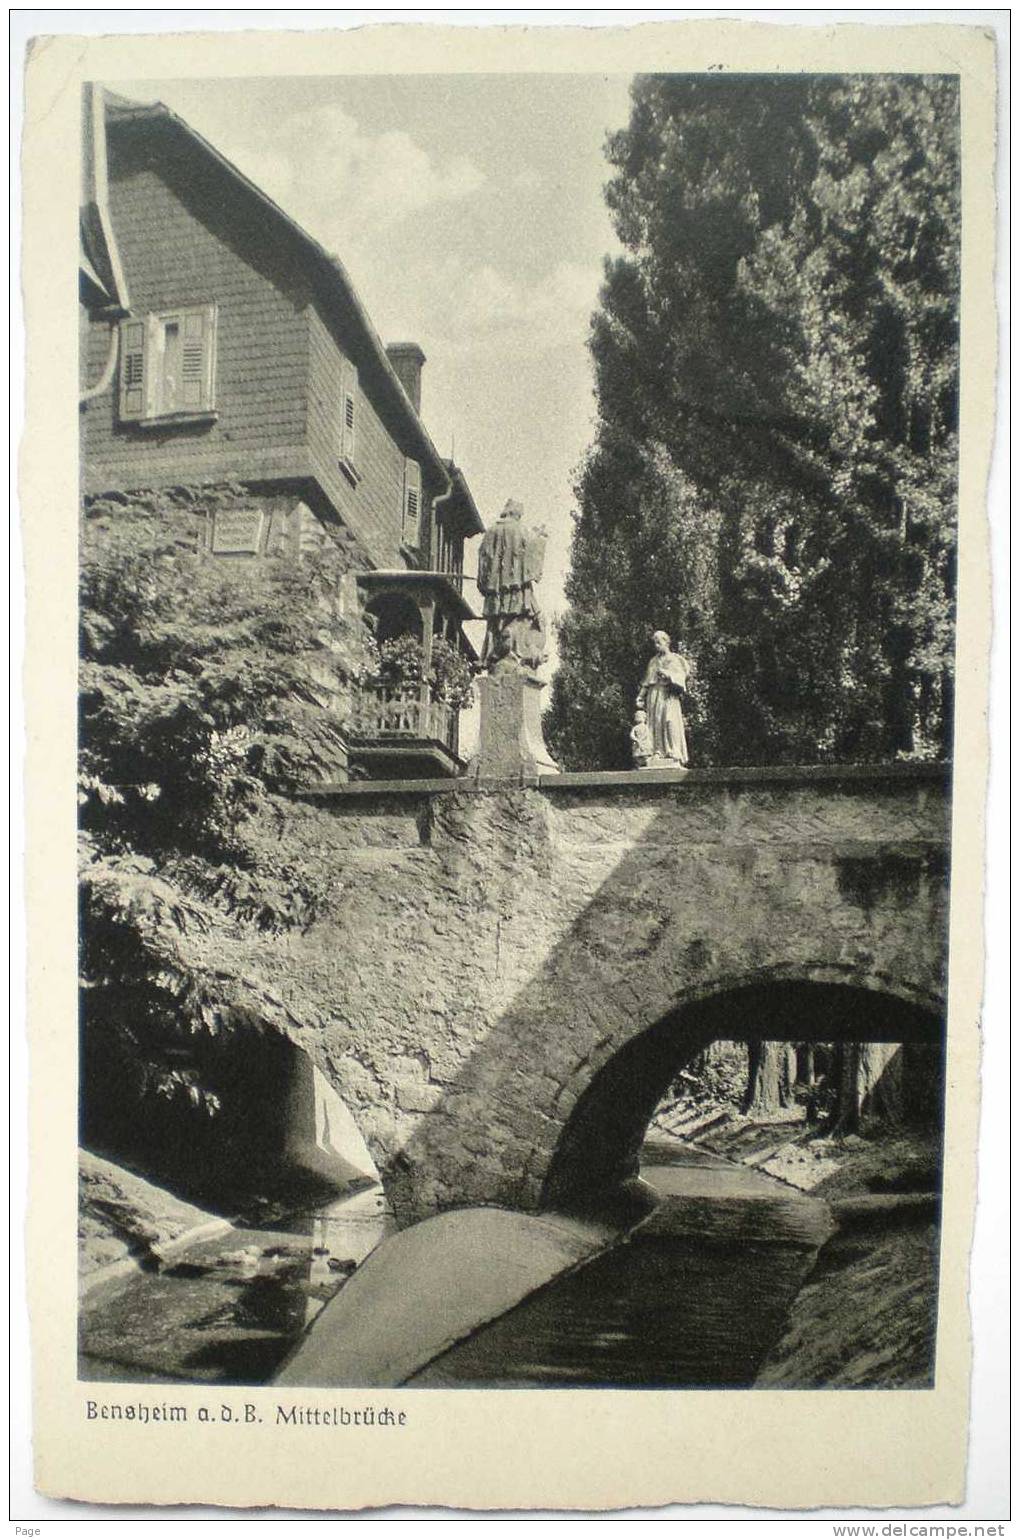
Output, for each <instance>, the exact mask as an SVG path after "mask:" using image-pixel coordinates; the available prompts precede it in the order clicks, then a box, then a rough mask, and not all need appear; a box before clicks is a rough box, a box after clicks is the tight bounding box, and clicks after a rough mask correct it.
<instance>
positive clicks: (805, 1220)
mask: <svg viewBox="0 0 1020 1540" xmlns="http://www.w3.org/2000/svg"><path fill="white" fill-rule="evenodd" d="M75 89H76V90H77V89H78V87H77V86H76V87H75ZM80 121H81V178H80V180H81V196H80V209H79V232H80V252H79V288H78V322H79V335H78V383H79V403H78V424H77V426H78V431H79V441H78V442H79V459H78V473H79V508H78V521H79V522H78V532H77V561H76V567H77V573H78V601H77V620H78V635H79V644H78V665H77V698H78V722H77V756H76V757H77V814H78V818H77V822H78V878H79V888H78V898H79V909H78V915H79V919H78V975H79V980H78V982H79V986H80V993H79V1007H78V1018H77V1054H76V1057H75V1052H74V1046H73V1042H72V1041H71V1035H70V1024H68V1026H69V1031H68V1033H67V1035H66V1039H65V1040H66V1043H67V1054H68V1056H69V1062H70V1060H74V1061H75V1064H74V1083H75V1092H74V1095H75V1101H76V1106H77V1119H78V1128H77V1143H78V1150H77V1194H78V1207H77V1216H78V1217H77V1260H76V1269H77V1323H76V1355H77V1356H76V1362H75V1365H74V1367H73V1369H72V1371H71V1373H72V1375H73V1378H74V1381H75V1382H76V1385H77V1392H76V1393H77V1394H78V1396H79V1398H80V1399H81V1402H82V1405H83V1406H84V1407H85V1408H86V1410H85V1413H84V1416H85V1418H86V1420H87V1422H88V1423H89V1424H90V1425H91V1424H96V1425H98V1424H102V1428H101V1429H100V1431H101V1432H103V1433H104V1434H105V1433H109V1435H110V1436H111V1437H113V1436H120V1435H121V1434H123V1433H125V1431H126V1432H128V1433H130V1429H128V1428H127V1424H129V1423H131V1422H133V1421H139V1422H145V1423H150V1422H152V1423H155V1422H158V1421H159V1420H160V1418H161V1417H162V1418H163V1419H164V1420H166V1419H168V1418H170V1414H171V1413H173V1412H175V1411H177V1410H180V1411H183V1412H184V1414H185V1417H186V1418H191V1419H194V1418H195V1417H196V1416H197V1415H198V1414H197V1412H196V1411H195V1410H194V1406H195V1405H197V1404H198V1403H197V1402H194V1401H192V1400H188V1399H187V1396H188V1395H189V1394H190V1393H191V1392H196V1391H197V1392H202V1395H200V1396H199V1398H198V1400H199V1402H201V1401H203V1399H204V1400H205V1401H208V1403H209V1405H219V1404H220V1403H221V1402H222V1403H225V1406H229V1405H231V1404H234V1405H236V1407H237V1408H242V1407H247V1408H248V1409H249V1410H248V1411H241V1410H238V1411H236V1413H234V1414H233V1418H232V1419H231V1418H228V1419H226V1420H228V1421H230V1420H235V1421H241V1422H243V1421H245V1420H247V1421H248V1422H251V1423H255V1422H258V1423H259V1424H262V1423H263V1421H265V1424H266V1426H267V1428H268V1426H269V1424H273V1425H274V1426H275V1427H276V1428H277V1430H278V1432H281V1433H282V1434H285V1435H287V1436H290V1434H291V1432H292V1430H294V1429H303V1428H306V1427H308V1428H314V1429H320V1430H322V1431H321V1432H319V1433H317V1434H316V1435H315V1437H316V1438H318V1439H319V1440H323V1439H326V1437H327V1431H328V1430H329V1429H330V1428H337V1427H338V1426H339V1427H343V1428H354V1429H359V1430H360V1431H361V1432H362V1433H364V1434H365V1435H366V1437H367V1436H368V1434H369V1431H371V1434H372V1436H373V1437H374V1438H376V1439H381V1438H383V1437H384V1436H386V1437H391V1436H392V1438H393V1439H396V1438H397V1437H399V1436H400V1429H401V1428H402V1427H403V1426H404V1424H405V1423H406V1422H407V1421H408V1419H412V1418H421V1417H424V1416H426V1415H428V1407H429V1406H430V1404H432V1405H436V1406H438V1405H439V1404H440V1403H442V1405H444V1406H447V1405H449V1404H450V1403H449V1401H448V1400H446V1399H443V1398H442V1397H440V1396H439V1393H440V1392H454V1393H456V1392H467V1391H484V1392H502V1391H515V1392H519V1391H531V1392H550V1393H551V1392H564V1391H583V1392H597V1393H599V1394H598V1397H597V1398H596V1399H595V1400H594V1401H592V1400H591V1399H590V1398H589V1399H586V1401H585V1403H584V1404H585V1405H586V1406H591V1407H593V1408H595V1407H601V1406H605V1408H606V1409H607V1414H608V1413H609V1409H611V1408H612V1407H613V1406H614V1405H616V1404H617V1403H619V1404H620V1405H621V1406H622V1405H623V1404H624V1403H623V1402H622V1401H621V1400H620V1399H619V1393H620V1392H641V1393H648V1394H649V1395H653V1394H655V1393H660V1394H661V1393H668V1395H669V1397H670V1398H675V1401H676V1405H677V1406H678V1407H682V1406H683V1405H684V1404H685V1403H684V1397H683V1395H682V1394H681V1393H685V1392H723V1391H727V1392H740V1393H743V1397H742V1401H741V1404H742V1405H746V1406H747V1407H749V1408H750V1407H752V1406H754V1404H755V1403H756V1402H758V1401H759V1399H760V1398H761V1397H762V1396H763V1395H764V1394H765V1393H769V1392H773V1393H774V1392H782V1393H784V1394H783V1395H782V1396H779V1397H778V1398H776V1397H775V1396H773V1397H772V1398H771V1399H770V1400H769V1403H768V1404H769V1405H771V1406H773V1407H778V1408H779V1411H778V1413H777V1415H779V1416H783V1415H786V1413H785V1411H784V1410H783V1409H784V1408H786V1407H789V1409H790V1415H791V1416H794V1417H802V1416H805V1415H806V1412H805V1411H804V1408H806V1406H807V1405H808V1404H809V1403H808V1402H807V1401H805V1400H804V1398H803V1393H804V1392H824V1391H847V1392H850V1391H853V1392H857V1393H859V1395H860V1397H861V1399H860V1412H859V1413H858V1412H856V1411H854V1410H852V1408H853V1407H854V1405H855V1403H857V1402H858V1397H848V1398H845V1399H844V1401H843V1402H841V1403H840V1404H841V1405H845V1406H846V1407H847V1408H848V1416H849V1417H850V1418H855V1417H858V1416H862V1417H863V1416H865V1408H866V1407H880V1406H881V1405H882V1404H883V1402H884V1401H885V1398H884V1397H881V1396H880V1397H878V1398H877V1399H876V1398H874V1397H868V1396H867V1395H866V1393H869V1392H889V1393H893V1392H915V1393H918V1394H919V1396H920V1397H921V1398H922V1399H923V1398H924V1397H926V1396H930V1395H933V1394H934V1393H935V1392H936V1390H937V1389H938V1387H939V1386H940V1385H942V1386H943V1387H944V1386H945V1385H946V1383H948V1378H949V1360H948V1359H947V1358H945V1356H944V1355H945V1354H946V1352H947V1351H949V1350H950V1349H952V1351H953V1352H955V1351H957V1349H958V1348H959V1347H960V1346H961V1344H957V1343H955V1342H954V1343H949V1344H948V1347H947V1335H946V1331H945V1329H944V1317H943V1310H942V1306H943V1304H944V1300H942V1299H940V1276H941V1275H943V1273H944V1267H943V1261H942V1259H943V1258H944V1255H945V1252H944V1247H945V1244H946V1232H945V1230H944V1227H943V1223H942V1216H943V1207H944V1204H943V1199H944V1179H945V1176H946V1170H947V1163H946V1155H945V1151H946V1128H947V1120H948V1122H949V1124H950V1125H952V1124H953V1120H954V1118H955V1117H956V1116H957V1115H958V1114H959V1116H960V1117H964V1116H965V1114H964V1112H963V1110H962V1109H963V1100H961V1101H960V1103H959V1107H958V1104H957V1102H956V1101H954V1098H956V1097H959V1098H963V1097H964V1093H965V1092H966V1096H967V1097H968V1098H969V1097H970V1095H971V1092H970V1089H969V1087H970V1080H969V1078H968V1077H969V1074H970V1070H969V1067H968V1066H969V1063H970V1061H969V1059H968V1058H967V1057H966V1055H967V1053H968V1052H969V1051H970V1050H969V1049H968V1048H967V1047H966V1044H967V1042H968V1041H969V1039H968V1038H967V1037H966V1033H968V1032H969V1031H970V1030H971V1024H970V1023H969V1022H966V1021H965V1022H964V1023H963V1026H962V1027H961V1032H962V1033H963V1036H962V1037H961V1038H960V1039H958V1041H959V1042H963V1043H964V1049H963V1057H962V1058H960V1059H959V1060H958V1061H954V1057H953V1052H954V1050H953V1048H952V1044H953V1041H954V1038H953V1030H948V1031H947V1021H949V1020H950V1019H951V1018H950V1016H949V1006H950V999H951V991H952V989H953V987H954V982H955V973H954V969H955V967H956V964H955V961H953V960H952V959H951V951H950V896H951V888H950V877H951V871H953V872H954V874H955V864H954V860H953V859H951V857H952V851H953V847H952V834H953V818H954V729H955V727H956V723H957V705H958V700H959V698H960V694H961V690H962V689H964V688H966V687H967V679H968V677H971V680H972V684H971V687H972V688H976V689H977V690H981V689H983V685H982V684H981V683H980V679H978V681H977V684H976V686H975V685H974V684H973V676H968V675H967V674H966V673H962V672H961V667H960V666H959V663H958V648H957V643H958V619H959V602H958V596H959V586H958V574H959V570H960V528H961V493H960V464H961V458H960V424H961V316H962V314H963V310H962V298H961V296H962V290H961V253H962V249H963V248H962V231H963V209H964V207H965V200H964V181H963V169H962V167H963V162H962V130H961V74H960V70H959V69H958V68H954V67H951V66H950V67H947V69H946V71H945V72H938V71H936V70H932V69H928V68H925V69H922V70H905V69H894V68H889V69H874V68H873V69H867V70H861V69H855V68H850V67H848V68H846V69H839V70H834V69H832V68H831V67H828V68H825V69H818V70H812V69H804V68H797V69H789V70H784V69H776V68H771V69H768V70H763V71H761V72H757V71H751V70H741V69H738V68H734V67H731V66H729V65H725V64H721V65H720V66H719V67H714V66H713V67H711V68H704V67H698V68H697V69H691V70H689V71H684V70H682V69H677V68H675V67H672V65H671V67H670V68H668V69H656V68H646V69H640V70H634V69H626V70H623V69H620V70H614V71H608V70H598V69H592V70H591V71H590V72H578V71H577V70H574V71H571V72H567V71H559V70H557V69H555V68H549V69H548V70H538V69H534V68H531V69H528V70H520V71H516V72H515V71H514V70H512V69H509V68H507V69H503V70H500V69H493V68H491V67H489V68H486V69H484V70H481V69H462V70H453V69H451V70H449V71H446V72H444V71H441V70H436V71H428V70H425V69H422V70H413V69H401V70H394V71H393V72H392V73H390V72H387V71H386V70H379V69H376V70H373V71H352V72H351V73H344V72H342V71H338V70H335V69H331V70H327V69H325V68H324V69H323V72H322V73H321V74H315V73H311V74H310V73H307V72H305V73H303V74H301V75H300V76H298V75H293V74H288V73H286V72H285V71H284V70H282V69H281V71H280V73H279V74H274V73H273V71H272V69H270V68H263V69H262V70H261V71H260V72H259V73H251V72H247V73H241V72H239V73H238V74H236V75H232V74H231V73H230V72H229V70H227V69H225V70H224V71H223V73H222V74H210V73H209V72H208V71H207V70H206V71H196V72H195V73H193V74H186V73H184V72H182V73H181V75H180V76H179V77H176V78H171V77H168V76H167V75H166V73H165V71H160V73H159V74H158V75H154V76H146V75H144V74H143V73H139V74H138V75H137V77H132V76H130V75H129V74H127V73H125V71H124V70H123V69H121V70H111V71H110V72H109V73H108V74H96V75H95V76H91V75H87V76H85V77H84V78H83V80H82V83H81V85H80ZM961 753H963V754H964V755H966V754H967V753H968V745H967V744H966V743H961V740H960V736H959V733H958V732H957V733H956V737H955V755H956V758H957V759H958V758H959V756H960V754H961ZM977 762H978V761H977V760H975V763H977ZM959 817H960V812H959V808H957V828H959ZM954 914H957V916H958V906H957V907H955V908H954ZM954 923H955V922H954ZM947 1045H948V1055H947ZM954 1062H957V1064H958V1068H959V1073H958V1074H954V1068H953V1066H954ZM961 1126H964V1125H963V1124H957V1127H961ZM968 1169H969V1168H968ZM961 1172H962V1174H963V1175H964V1176H965V1175H966V1172H963V1171H962V1168H961V1167H959V1165H957V1174H958V1176H959V1175H960V1174H961ZM956 1238H957V1239H958V1238H959V1236H957V1237H956ZM954 1266H955V1264H954ZM952 1278H953V1281H952V1290H953V1291H954V1292H953V1295H952V1298H953V1299H954V1300H955V1299H956V1297H957V1293H958V1291H959V1278H958V1273H957V1271H954V1272H953V1274H952ZM940 1323H941V1325H940ZM954 1363H955V1359H954ZM952 1372H953V1373H954V1374H955V1373H956V1370H955V1368H954V1369H953V1371H952ZM425 1392H430V1393H431V1394H430V1395H426V1394H424V1393H425ZM796 1393H801V1398H800V1399H799V1400H798V1397H797V1395H796ZM178 1396H179V1397H181V1400H180V1402H179V1403H178V1401H177V1400H176V1399H175V1398H176V1397H178ZM231 1397H232V1398H233V1400H232V1401H231ZM541 1400H542V1403H543V1404H545V1405H548V1406H549V1407H550V1408H551V1407H553V1406H554V1404H557V1402H556V1398H555V1397H552V1396H545V1395H543V1396H542V1398H541ZM458 1404H459V1405H462V1406H464V1407H465V1408H466V1407H467V1405H468V1404H469V1403H468V1402H467V1401H466V1400H464V1399H463V1398H462V1399H461V1400H460V1401H459V1402H458V1401H457V1400H456V1399H454V1401H453V1405H454V1406H457V1405H458ZM485 1404H486V1406H492V1405H493V1404H495V1405H496V1406H497V1407H498V1406H501V1405H502V1406H507V1407H509V1406H510V1405H511V1404H513V1398H506V1397H497V1398H496V1400H495V1403H493V1402H491V1401H489V1400H488V1399H487V1400H486V1403H485ZM558 1404H560V1405H562V1404H563V1403H562V1402H559V1403H558ZM627 1404H631V1403H629V1402H628V1403H627ZM669 1404H672V1400H671V1401H670V1403H669ZM889 1404H890V1415H892V1410H891V1409H892V1401H890V1403H889ZM160 1408H162V1411H160ZM447 1415H448V1414H447ZM494 1415H498V1412H496V1413H494ZM591 1415H593V1416H594V1417H595V1418H596V1419H597V1418H599V1417H601V1416H602V1415H603V1413H602V1412H600V1411H597V1410H593V1411H592V1414H591ZM730 1415H731V1416H735V1415H738V1414H737V1413H735V1412H733V1411H731V1413H730ZM749 1415H757V1414H756V1413H750V1412H749ZM868 1415H870V1414H868ZM875 1415H876V1416H878V1417H882V1416H883V1415H885V1414H884V1413H883V1412H882V1411H881V1410H879V1411H877V1412H876V1414H875ZM114 1424H118V1426H117V1427H114ZM97 1436H98V1434H97ZM243 1436H244V1434H243V1431H242V1432H234V1433H232V1435H231V1438H232V1442H233V1443H235V1444H236V1443H237V1442H238V1441H239V1440H240V1439H241V1438H242V1437H243ZM308 1436H309V1437H312V1435H308ZM307 1447H309V1448H310V1447H311V1445H310V1444H309V1445H308V1446H307ZM792 1490H793V1488H791V1491H792ZM199 1495H200V1496H201V1495H202V1493H201V1492H200V1493H199ZM720 1495H724V1494H720ZM156 1500H165V1499H163V1498H158V1499H156ZM274 1500H275V1499H274ZM281 1500H282V1499H281Z"/></svg>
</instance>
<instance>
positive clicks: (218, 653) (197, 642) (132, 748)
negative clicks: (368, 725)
mask: <svg viewBox="0 0 1020 1540" xmlns="http://www.w3.org/2000/svg"><path fill="white" fill-rule="evenodd" d="M239 491H240V489H238V488H235V487H229V486H225V487H222V488H219V489H216V490H215V491H213V492H206V491H205V490H203V493H202V495H201V497H199V496H198V495H193V494H191V493H190V492H189V491H187V490H186V489H177V490H175V491H172V492H167V493H152V494H139V495H137V496H134V497H132V498H130V499H128V498H126V497H107V498H104V499H101V500H97V501H96V502H94V503H92V504H91V505H89V506H88V507H87V508H86V510H85V513H84V517H83V520H82V530H81V610H80V626H81V641H80V646H81V665H80V765H79V768H80V776H79V803H80V825H81V856H82V860H81V930H82V975H83V987H84V996H83V999H84V1009H83V1026H84V1051H83V1065H84V1073H85V1076H86V1079H87V1078H88V1075H89V1074H90V1072H91V1071H90V1066H92V1067H93V1070H94V1073H96V1074H99V1075H100V1076H101V1077H103V1079H104V1082H105V1081H106V1080H107V1079H109V1078H110V1077H111V1076H112V1077H115V1078H116V1080H117V1084H118V1090H119V1093H121V1094H123V1096H124V1098H125V1099H126V1100H127V1101H131V1100H132V1099H136V1100H138V1101H139V1102H140V1103H144V1102H145V1101H146V1100H147V1099H148V1100H149V1101H151V1099H152V1098H153V1097H156V1098H159V1099H163V1100H166V1099H170V1100H176V1101H178V1102H179V1103H180V1104H181V1106H182V1107H183V1108H184V1109H185V1110H190V1111H191V1112H193V1113H198V1114H200V1115H201V1116H205V1115H207V1114H208V1113H210V1112H214V1111H215V1110H216V1107H215V1104H214V1099H213V1098H210V1096H209V1095H208V1094H206V1093H205V1092H204V1091H203V1088H202V1086H201V1083H200V1080H199V1078H197V1077H196V1073H195V1071H194V1070H193V1068H191V1067H189V1064H188V1056H187V1054H183V1055H182V1051H181V1045H182V1044H183V1045H188V1044H191V1045H192V1046H193V1045H194V1044H195V1042H196V1041H198V1040H200V1039H201V1038H202V1037H203V1036H205V1037H208V1036H210V1035H216V1034H222V1033H227V1034H229V1033H231V1032H238V1031H263V1030H266V1029H267V1028H268V1029H270V1030H281V1031H286V1030H287V1028H288V1025H289V1022H288V1019H287V1012H286V1010H285V1009H284V1008H283V1006H282V1005H281V1003H280V1001H279V1000H278V999H276V998H275V997H274V996H273V995H272V992H271V991H270V990H269V989H268V988H264V987H263V986H262V985H261V984H260V982H259V981H258V980H257V979H253V978H250V977H245V978H242V977H239V976H238V973H237V969H236V967H235V966H234V965H232V964H231V962H230V960H229V958H228V956H227V949H228V947H229V945H230V944H231V943H233V942H236V941H240V942H241V943H242V944H243V942H244V938H245V937H246V936H250V937H252V938H254V937H256V936H257V935H258V934H259V933H264V932H267V931H282V930H287V929H290V928H294V927H301V926H305V925H307V924H308V923H310V921H311V920H312V919H313V918H314V916H315V914H316V912H317V910H318V907H319V906H320V905H321V903H322V902H323V900H324V898H325V895H326V892H327V891H328V889H329V886H330V885H331V883H332V882H334V881H335V874H334V873H331V872H328V871H325V870H322V869H318V868H314V867H313V866H312V865H311V864H310V862H309V860H307V859H306V860H300V859H298V858H296V857H294V856H292V855H291V853H290V852H289V851H288V850H287V848H286V846H285V845H281V837H280V829H281V827H282V826H283V823H284V821H285V818H286V816H287V814H288V811H292V810H293V805H292V803H291V802H290V800H289V794H290V793H292V792H293V791H295V790H296V789H298V788H300V787H301V786H305V785H308V784H309V783H312V782H315V781H322V780H327V779H333V778H335V777H336V775H337V773H338V770H339V769H340V768H341V767H342V765H343V764H344V763H345V732H346V725H347V718H348V717H349V715H350V711H351V702H352V698H353V696H354V694H355V693H356V691H357V689H358V687H359V685H360V683H361V681H362V680H363V679H364V677H365V675H366V672H367V670H368V668H369V667H370V666H371V664H372V657H371V650H370V648H369V647H368V645H367V644H366V638H365V636H364V635H363V634H362V629H361V627H360V623H359V622H356V623H353V624H352V623H351V622H350V621H348V620H347V619H345V617H344V615H343V614H342V613H341V607H340V602H339V593H340V584H341V580H342V578H343V576H344V573H345V572H346V570H347V568H348V566H349V561H348V559H347V557H346V555H345V554H344V552H343V551H342V550H341V549H340V548H339V546H336V547H334V546H332V545H327V546H326V547H325V548H324V549H323V550H322V551H321V552H320V553H319V554H316V555H312V556H309V557H307V558H302V560H301V561H300V562H294V561H293V560H286V559H282V558H281V559H279V560H274V559H260V560H251V561H249V560H242V561H224V560H213V559H208V558H204V557H203V556H202V555H201V554H200V550H199V539H198V531H199V529H200V523H199V520H200V518H201V517H204V516H205V515H207V514H208V513H209V512H210V511H211V510H213V509H215V507H217V506H219V505H222V504H229V503H230V502H231V501H236V500H237V497H238V493H239ZM85 1090H86V1096H87V1095H88V1091H89V1087H88V1085H87V1084H86V1087H85Z"/></svg>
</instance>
